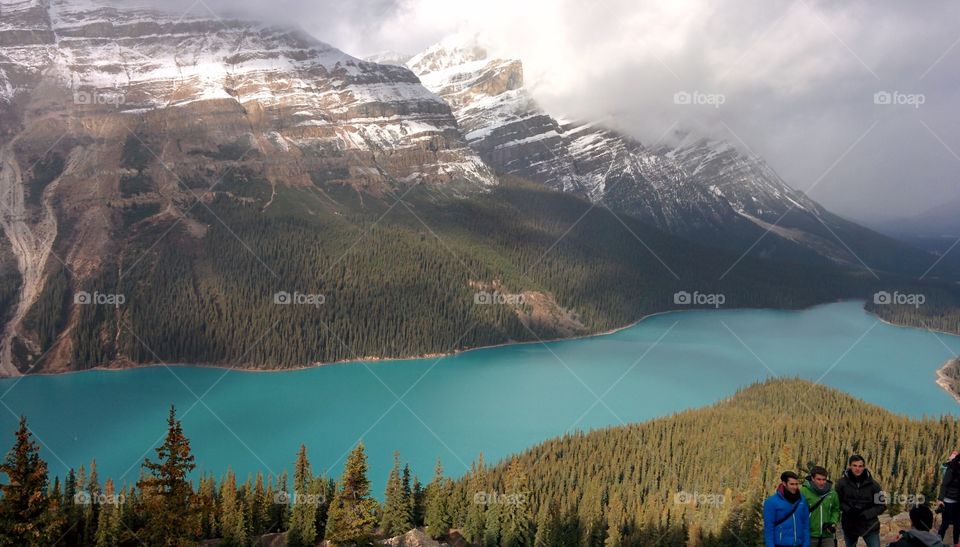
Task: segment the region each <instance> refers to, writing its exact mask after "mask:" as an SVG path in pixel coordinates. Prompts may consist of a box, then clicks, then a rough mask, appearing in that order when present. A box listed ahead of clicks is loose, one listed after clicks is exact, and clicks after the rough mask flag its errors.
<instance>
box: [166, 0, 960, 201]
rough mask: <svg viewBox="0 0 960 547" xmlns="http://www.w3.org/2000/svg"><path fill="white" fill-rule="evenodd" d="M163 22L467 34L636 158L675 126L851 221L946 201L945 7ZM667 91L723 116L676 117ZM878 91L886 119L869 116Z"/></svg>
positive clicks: (429, 38) (406, 3)
mask: <svg viewBox="0 0 960 547" xmlns="http://www.w3.org/2000/svg"><path fill="white" fill-rule="evenodd" d="M164 5H165V6H169V4H166V3H165V4H164ZM170 9H182V10H185V11H191V12H196V13H199V12H202V11H208V10H209V11H214V12H217V13H219V14H233V15H237V14H244V15H247V16H256V17H258V18H261V19H264V20H271V21H277V22H281V21H284V20H286V21H287V22H294V23H296V24H299V25H301V26H302V27H303V28H304V29H306V30H308V31H309V32H311V33H313V34H314V35H316V36H317V37H318V38H320V39H322V40H324V41H327V42H329V43H332V44H334V45H336V46H337V47H339V48H341V49H343V50H345V51H347V52H348V53H351V54H353V55H358V56H365V55H371V54H375V53H379V52H383V51H396V52H404V53H410V54H413V53H416V52H418V51H421V50H422V49H424V48H425V47H427V46H429V45H430V44H432V43H435V42H437V41H438V40H440V39H442V38H443V37H445V36H447V35H449V34H452V33H456V32H476V31H480V32H482V34H483V35H484V37H485V38H486V39H487V40H488V41H489V42H490V43H491V44H492V45H493V46H494V47H495V48H497V49H500V50H502V53H503V54H505V55H510V56H513V57H519V58H521V59H522V60H523V62H524V68H525V79H526V81H527V83H528V85H529V86H530V87H532V88H533V89H534V93H535V94H536V96H537V98H538V100H539V101H541V103H542V104H544V106H545V107H547V108H548V109H549V110H550V111H551V112H553V113H556V114H558V115H567V116H573V117H584V118H591V119H597V118H605V119H608V120H609V122H608V123H610V124H611V125H614V126H616V127H617V128H618V129H620V130H623V131H625V132H628V133H630V134H632V135H634V136H637V137H639V138H641V139H642V140H644V141H646V142H655V141H657V140H659V139H661V138H669V134H670V132H671V130H672V129H674V128H676V127H684V128H696V129H697V130H698V131H702V132H705V133H709V134H711V135H712V136H714V137H716V138H722V139H725V140H732V141H734V142H736V143H738V144H739V145H740V146H741V147H743V148H747V149H749V150H751V151H753V152H754V153H756V154H758V155H760V156H763V157H764V158H765V159H766V160H767V161H768V162H769V163H770V164H771V165H772V166H773V167H774V168H775V169H776V170H777V171H778V172H779V173H780V174H781V175H782V176H783V178H784V179H785V180H786V181H788V182H789V183H790V184H791V185H793V186H794V187H795V188H798V189H800V190H807V189H810V195H811V196H812V197H813V198H815V199H818V200H820V201H821V202H822V203H824V204H825V205H826V206H828V207H831V208H832V209H834V210H836V211H837V212H839V213H841V214H844V215H847V216H851V217H853V218H858V219H864V218H870V217H872V216H874V215H882V216H885V217H895V216H902V215H912V214H916V213H920V212H922V211H924V210H926V209H929V208H930V207H933V206H935V205H937V204H938V203H940V202H941V201H943V200H945V199H948V198H949V197H951V196H953V195H954V193H955V189H956V188H957V187H960V181H958V179H957V176H956V172H957V168H958V167H960V125H958V124H957V123H956V122H955V120H954V119H953V118H952V117H951V116H950V110H951V108H952V107H955V106H956V105H957V104H958V101H960V85H958V83H960V81H958V76H957V75H958V74H960V45H958V42H960V32H958V30H957V28H956V24H955V21H957V20H958V17H960V5H958V4H956V3H955V2H948V1H937V2H933V3H931V4H925V5H924V9H923V10H922V11H921V10H919V9H917V7H916V6H914V5H912V4H910V3H904V2H892V1H882V2H866V1H855V2H834V1H821V2H816V1H813V0H798V1H793V2H791V1H779V0H778V1H773V2H771V1H764V0H733V1H728V2H723V3H713V2H708V1H706V0H689V1H681V2H669V3H656V2H635V1H632V0H603V1H601V2H598V3H592V2H591V3H583V2H574V1H559V2H554V1H540V0H538V1H531V2H522V3H517V2H507V1H503V0H492V1H489V2H484V3H482V4H480V3H470V2H462V1H440V0H372V1H364V2H332V1H327V0H324V1H320V2H316V1H307V0H278V1H274V2H269V3H265V2H260V1H258V0H243V1H240V2H236V1H230V2H227V1H226V0H202V1H192V0H183V1H182V2H180V4H178V5H175V7H173V8H170ZM930 13H940V16H938V17H930V15H929V14H930ZM678 92H681V93H682V92H687V93H690V94H691V95H692V96H693V97H694V99H693V100H692V101H691V102H696V101H697V100H698V98H699V100H700V102H702V103H706V102H710V101H709V99H708V98H706V99H705V98H704V97H709V96H710V95H714V96H718V95H719V96H722V97H723V99H722V101H723V102H722V104H719V105H715V103H716V102H718V101H712V102H713V103H714V104H699V105H683V104H675V102H674V94H675V93H678ZM884 92H886V93H889V94H890V97H891V98H892V100H891V102H898V101H899V102H901V103H903V104H875V99H874V94H875V93H884ZM697 94H699V95H697ZM910 95H920V98H919V99H917V100H913V98H912V97H910ZM880 101H881V102H883V99H882V98H881V100H880ZM917 102H922V104H912V103H917ZM665 134H666V136H665Z"/></svg>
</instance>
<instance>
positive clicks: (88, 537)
mask: <svg viewBox="0 0 960 547" xmlns="http://www.w3.org/2000/svg"><path fill="white" fill-rule="evenodd" d="M85 491H86V493H87V498H86V499H87V501H88V503H87V504H86V505H85V506H84V508H83V544H84V545H90V544H91V543H93V541H94V539H93V536H94V534H95V533H96V529H97V521H98V520H99V513H100V499H101V494H102V493H103V492H101V490H100V479H99V477H97V460H96V459H94V460H93V461H91V462H90V475H89V476H88V477H87V485H86V489H85Z"/></svg>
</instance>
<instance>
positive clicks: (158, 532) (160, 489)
mask: <svg viewBox="0 0 960 547" xmlns="http://www.w3.org/2000/svg"><path fill="white" fill-rule="evenodd" d="M156 452H157V461H155V462H154V461H151V460H150V459H149V458H147V459H146V460H145V461H144V463H143V468H144V470H145V471H146V473H148V474H147V475H145V476H144V478H143V479H142V480H141V481H140V482H138V486H139V487H140V489H141V492H142V493H143V505H144V507H143V509H144V511H145V516H146V518H145V521H146V522H145V526H144V528H143V530H141V531H139V532H137V535H138V536H139V537H141V538H142V539H143V541H145V542H147V543H148V544H150V545H158V546H159V545H163V546H174V545H188V544H190V543H191V542H192V541H193V540H194V539H196V538H197V536H199V525H200V522H199V518H197V515H196V512H195V508H196V505H197V504H196V501H195V495H194V493H193V486H192V485H191V484H190V481H188V480H187V476H188V475H189V474H190V472H191V471H193V469H194V467H196V464H195V463H194V456H193V455H192V454H191V453H190V441H189V440H188V439H187V438H186V436H184V434H183V427H182V425H181V424H180V421H179V420H177V418H176V410H175V409H174V407H173V405H171V406H170V414H169V416H168V417H167V436H166V438H165V440H164V442H163V444H162V445H160V447H159V448H157V449H156Z"/></svg>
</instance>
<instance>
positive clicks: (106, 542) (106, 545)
mask: <svg viewBox="0 0 960 547" xmlns="http://www.w3.org/2000/svg"><path fill="white" fill-rule="evenodd" d="M103 501H104V503H102V504H100V514H99V515H98V516H97V531H96V534H95V535H94V544H95V545H96V547H117V546H119V545H120V540H121V538H122V526H123V524H122V523H123V520H122V519H123V501H124V500H123V495H122V494H117V492H116V491H115V489H114V487H113V479H107V481H106V483H104V487H103Z"/></svg>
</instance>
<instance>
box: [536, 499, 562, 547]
mask: <svg viewBox="0 0 960 547" xmlns="http://www.w3.org/2000/svg"><path fill="white" fill-rule="evenodd" d="M559 528H560V511H559V510H558V509H557V502H556V500H550V501H549V502H547V503H542V504H540V511H539V512H538V513H537V534H536V537H535V538H534V542H533V544H534V545H535V546H536V547H561V545H562V544H560V543H559V539H560V530H559Z"/></svg>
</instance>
